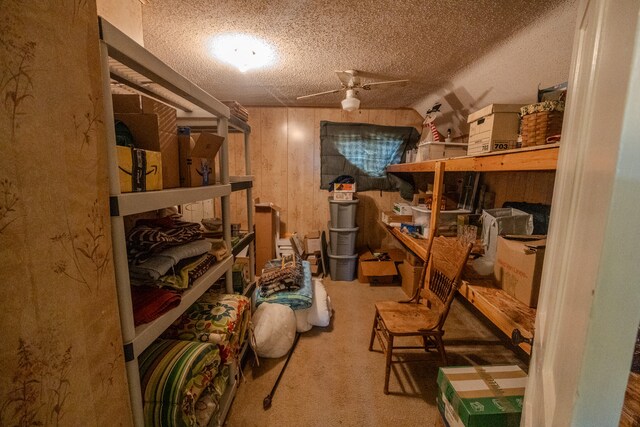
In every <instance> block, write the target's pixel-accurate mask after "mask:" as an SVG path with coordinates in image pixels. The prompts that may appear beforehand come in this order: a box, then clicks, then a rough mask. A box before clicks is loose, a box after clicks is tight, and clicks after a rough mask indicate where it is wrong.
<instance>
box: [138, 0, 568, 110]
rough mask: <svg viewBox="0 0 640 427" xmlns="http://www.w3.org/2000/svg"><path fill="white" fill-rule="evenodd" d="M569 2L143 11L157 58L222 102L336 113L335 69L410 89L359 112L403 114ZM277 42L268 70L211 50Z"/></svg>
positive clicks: (175, 2) (193, 6)
mask: <svg viewBox="0 0 640 427" xmlns="http://www.w3.org/2000/svg"><path fill="white" fill-rule="evenodd" d="M563 2H564V0H555V1H551V0H536V1H531V0H464V1H463V0H437V1H435V0H414V1H397V0H393V1H392V0H379V1H352V0H345V1H326V0H325V1H316V0H289V1H246V0H235V1H234V0H218V1H211V0H153V1H151V2H149V3H148V4H147V5H145V6H143V31H144V43H145V47H147V48H148V49H149V50H150V51H151V52H153V53H154V54H155V55H157V56H158V57H160V58H161V59H162V60H164V61H165V62H167V63H168V64H169V65H171V66H172V67H173V68H175V69H176V70H177V71H179V72H180V73H182V74H184V75H185V76H186V77H188V78H189V79H191V80H192V81H193V82H194V83H196V84H198V85H199V86H201V87H202V88H203V89H205V90H207V91H209V92H211V93H212V94H213V95H214V96H216V97H217V98H219V99H223V100H226V99H234V100H237V101H239V102H240V103H242V104H244V105H255V106H258V105H262V106H264V105H268V106H282V105H285V106H329V107H337V106H339V102H340V100H341V99H342V98H343V97H344V94H342V93H338V94H331V95H324V96H320V97H315V98H311V99H306V100H300V101H297V100H296V99H295V98H296V97H297V96H301V95H306V94H310V93H315V92H322V91H327V90H332V89H337V88H339V85H340V82H339V80H338V79H337V77H336V75H335V73H334V70H347V69H356V70H362V71H365V72H368V73H373V74H375V75H376V76H378V77H379V78H381V79H389V80H395V79H409V80H410V83H409V84H408V85H406V86H404V87H393V88H392V87H388V88H378V89H375V90H371V91H366V92H365V91H361V92H360V95H359V97H360V98H361V100H362V104H361V107H362V108H399V107H408V106H411V105H413V104H414V103H415V102H416V101H418V100H420V99H421V98H423V97H424V96H426V95H428V94H429V93H432V92H433V91H435V90H436V89H438V88H440V87H442V86H443V85H444V84H445V83H446V82H447V81H448V80H450V79H451V78H452V77H453V76H454V75H455V73H456V72H457V71H459V70H461V69H462V68H464V67H465V66H466V65H468V64H470V63H471V62H473V61H474V60H476V59H478V58H479V57H481V56H482V55H483V54H484V53H486V52H487V51H488V50H490V49H491V48H492V47H493V46H495V45H496V44H498V43H500V42H501V41H503V40H505V39H506V38H508V37H509V36H510V35H512V34H514V33H516V32H517V31H519V30H521V29H522V28H524V27H526V26H527V25H535V20H536V19H539V18H540V17H541V16H543V15H544V14H545V13H547V12H549V11H550V10H552V9H554V8H555V7H557V6H558V5H559V4H561V3H563ZM228 32H234V33H237V32H241V33H246V34H250V35H253V36H256V37H260V38H262V39H264V40H265V41H267V42H269V43H271V44H272V45H273V46H274V48H275V50H276V54H277V60H276V62H275V63H274V64H273V65H271V66H270V67H269V68H266V69H262V70H250V71H248V72H246V73H244V74H243V73H241V72H239V71H238V70H236V69H235V68H233V67H232V66H230V65H227V64H224V63H220V62H218V61H217V60H216V59H215V58H213V57H212V56H211V55H210V54H209V51H208V42H209V39H210V38H211V37H212V36H214V35H217V34H221V33H228Z"/></svg>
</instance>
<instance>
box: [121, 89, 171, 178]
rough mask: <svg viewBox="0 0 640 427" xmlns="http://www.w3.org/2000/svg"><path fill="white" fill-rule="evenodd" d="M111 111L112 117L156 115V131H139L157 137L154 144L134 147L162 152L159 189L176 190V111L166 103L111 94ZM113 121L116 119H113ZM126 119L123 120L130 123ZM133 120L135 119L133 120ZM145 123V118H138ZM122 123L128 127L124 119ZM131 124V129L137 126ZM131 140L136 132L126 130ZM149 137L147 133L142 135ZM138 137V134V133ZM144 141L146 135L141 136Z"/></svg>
mask: <svg viewBox="0 0 640 427" xmlns="http://www.w3.org/2000/svg"><path fill="white" fill-rule="evenodd" d="M112 100H113V112H114V113H115V114H138V115H140V114H150V115H156V116H157V122H158V125H157V131H156V130H155V129H150V128H147V129H141V130H142V131H143V132H156V134H157V135H158V138H157V141H153V143H152V145H147V144H146V143H145V142H142V144H144V145H138V143H136V147H137V148H142V149H145V150H152V151H160V152H161V153H162V164H163V166H164V167H163V168H162V184H163V188H176V187H180V170H179V168H180V166H179V152H178V133H177V131H178V125H177V116H176V110H175V108H173V107H170V106H168V105H166V104H163V103H161V102H158V101H156V100H154V99H151V98H148V97H146V96H141V95H137V94H130V95H117V94H116V95H113V96H112ZM116 119H117V117H116ZM130 119H131V118H130V117H127V120H130ZM133 120H135V119H133ZM141 120H143V121H144V120H146V119H141ZM123 122H124V123H125V124H126V125H127V127H129V125H128V124H127V121H126V120H123ZM137 126H138V124H135V125H134V127H137ZM129 130H131V132H132V134H133V136H134V139H136V133H138V132H134V131H133V130H132V129H131V128H130V127H129ZM145 135H150V134H148V133H147V134H145ZM138 136H140V134H138ZM145 139H146V136H145Z"/></svg>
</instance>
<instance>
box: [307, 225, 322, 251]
mask: <svg viewBox="0 0 640 427" xmlns="http://www.w3.org/2000/svg"><path fill="white" fill-rule="evenodd" d="M304 251H305V252H306V253H308V254H313V253H316V252H320V251H322V241H321V240H320V232H319V231H318V230H314V231H310V232H309V233H307V234H305V236H304Z"/></svg>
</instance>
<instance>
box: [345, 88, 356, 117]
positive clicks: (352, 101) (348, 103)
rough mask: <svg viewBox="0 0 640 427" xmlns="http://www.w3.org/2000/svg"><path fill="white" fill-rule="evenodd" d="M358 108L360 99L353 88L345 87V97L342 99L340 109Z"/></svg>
mask: <svg viewBox="0 0 640 427" xmlns="http://www.w3.org/2000/svg"><path fill="white" fill-rule="evenodd" d="M358 108H360V100H359V99H358V97H357V96H356V92H355V91H354V90H353V89H347V97H346V98H345V99H343V100H342V109H343V110H345V111H349V112H351V111H356V110H357V109H358Z"/></svg>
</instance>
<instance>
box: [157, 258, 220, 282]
mask: <svg viewBox="0 0 640 427" xmlns="http://www.w3.org/2000/svg"><path fill="white" fill-rule="evenodd" d="M215 263H216V257H215V256H214V255H212V254H205V255H202V256H199V257H193V258H187V259H183V260H182V261H180V262H179V263H178V264H177V265H176V266H175V267H174V270H175V274H167V275H165V276H162V277H160V278H159V279H158V280H157V281H156V282H155V284H156V286H160V287H169V288H173V289H187V288H188V287H189V286H191V285H193V282H195V281H196V280H197V279H198V278H200V277H202V275H203V274H204V273H206V272H207V270H209V268H210V267H211V266H212V265H213V264H215Z"/></svg>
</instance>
